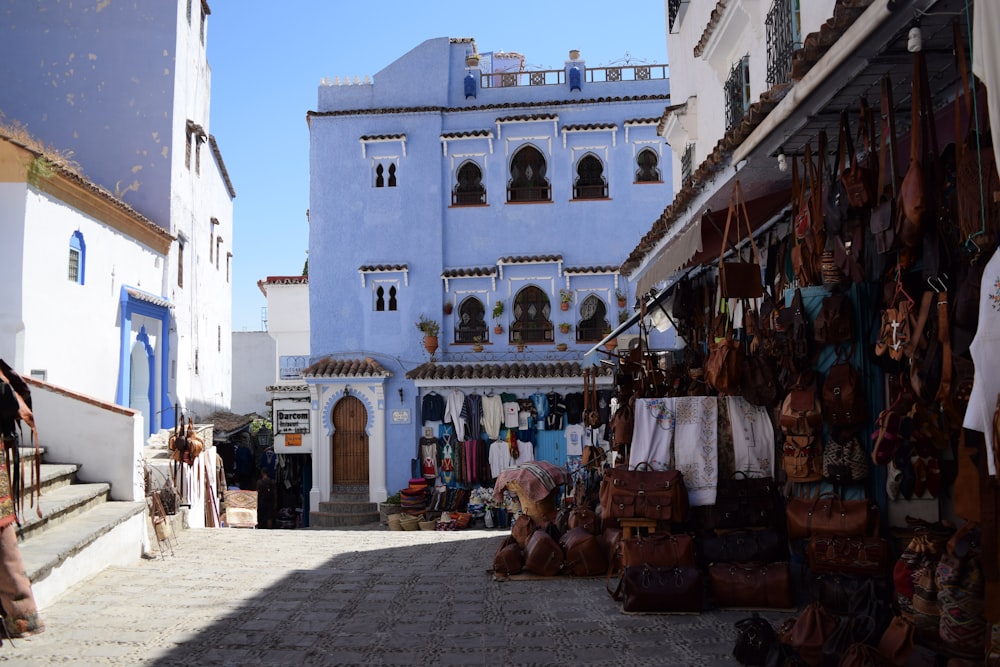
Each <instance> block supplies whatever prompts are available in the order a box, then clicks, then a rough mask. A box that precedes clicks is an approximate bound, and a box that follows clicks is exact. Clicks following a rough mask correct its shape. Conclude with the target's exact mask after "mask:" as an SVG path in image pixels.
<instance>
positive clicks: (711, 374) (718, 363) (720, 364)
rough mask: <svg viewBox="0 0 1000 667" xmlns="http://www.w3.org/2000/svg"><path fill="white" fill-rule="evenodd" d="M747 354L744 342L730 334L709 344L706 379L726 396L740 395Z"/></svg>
mask: <svg viewBox="0 0 1000 667" xmlns="http://www.w3.org/2000/svg"><path fill="white" fill-rule="evenodd" d="M745 359H746V355H745V353H744V352H743V344H742V343H741V342H740V341H738V340H735V339H733V338H729V337H728V336H727V337H725V338H721V339H719V340H717V341H716V342H714V343H711V344H709V346H708V359H707V360H706V361H705V381H706V382H707V383H708V384H709V386H710V387H712V388H713V389H715V390H716V391H717V392H719V393H720V394H723V395H726V396H736V395H739V394H740V392H741V390H742V388H741V380H742V376H743V367H744V364H745Z"/></svg>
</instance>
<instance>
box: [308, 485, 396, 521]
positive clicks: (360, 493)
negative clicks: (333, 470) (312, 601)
mask: <svg viewBox="0 0 1000 667" xmlns="http://www.w3.org/2000/svg"><path fill="white" fill-rule="evenodd" d="M378 520H379V516H378V505H377V504H376V503H373V502H369V500H368V485H367V484H334V485H333V487H332V488H331V489H330V501H329V502H321V503H320V504H319V511H317V512H310V513H309V527H310V528H319V529H320V530H322V529H330V528H344V527H346V526H365V525H368V524H372V523H378Z"/></svg>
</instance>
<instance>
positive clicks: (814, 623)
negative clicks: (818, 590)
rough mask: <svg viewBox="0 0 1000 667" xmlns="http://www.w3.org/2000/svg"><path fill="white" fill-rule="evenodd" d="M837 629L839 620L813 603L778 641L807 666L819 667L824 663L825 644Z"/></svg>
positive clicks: (818, 604) (816, 603) (821, 606)
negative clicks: (796, 654)
mask: <svg viewBox="0 0 1000 667" xmlns="http://www.w3.org/2000/svg"><path fill="white" fill-rule="evenodd" d="M836 628H837V620H836V619H835V618H834V617H833V616H831V615H830V612H828V611H827V610H826V609H824V608H823V605H821V604H820V603H818V602H811V603H810V604H809V605H808V606H807V607H806V608H805V609H803V610H802V613H800V614H799V616H798V618H797V619H795V623H794V624H793V625H792V627H791V628H789V629H788V630H787V631H786V632H784V633H782V634H781V635H780V636H779V637H778V640H779V641H780V642H781V643H782V644H787V645H788V646H791V647H792V648H794V649H795V650H796V652H797V653H798V655H799V657H800V658H801V659H802V662H804V663H805V664H807V665H811V666H815V667H818V666H819V665H821V664H822V663H823V644H824V643H826V640H827V638H828V637H829V636H830V635H831V634H832V633H833V631H834V630H835V629H836Z"/></svg>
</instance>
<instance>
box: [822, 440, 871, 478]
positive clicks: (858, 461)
mask: <svg viewBox="0 0 1000 667" xmlns="http://www.w3.org/2000/svg"><path fill="white" fill-rule="evenodd" d="M868 459H869V457H868V452H866V451H865V449H864V447H862V445H861V441H860V440H859V439H858V436H856V435H851V436H847V437H843V436H840V437H838V438H837V440H833V439H830V440H828V441H827V443H826V444H825V445H824V446H823V477H825V478H826V479H829V480H831V481H833V482H838V483H840V484H848V483H851V482H860V481H861V480H863V479H865V478H867V477H868V471H869V468H870V464H869V462H868Z"/></svg>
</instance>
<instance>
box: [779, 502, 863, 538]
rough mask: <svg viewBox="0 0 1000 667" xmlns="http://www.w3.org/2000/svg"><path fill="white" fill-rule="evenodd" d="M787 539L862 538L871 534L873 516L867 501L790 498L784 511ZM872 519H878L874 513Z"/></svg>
mask: <svg viewBox="0 0 1000 667" xmlns="http://www.w3.org/2000/svg"><path fill="white" fill-rule="evenodd" d="M785 516H786V517H787V518H788V537H789V538H791V539H793V540H794V539H805V538H808V537H811V536H813V535H851V536H857V537H863V536H865V535H870V534H872V533H873V532H874V531H873V530H872V526H873V520H872V518H871V517H872V516H873V512H872V507H871V503H870V502H869V501H868V500H844V499H843V498H841V497H840V496H839V495H837V494H835V493H824V494H821V495H819V496H817V497H816V498H792V499H790V500H789V501H788V504H787V505H786V507H785ZM874 516H875V517H876V520H877V517H878V514H877V513H875V514H874Z"/></svg>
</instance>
